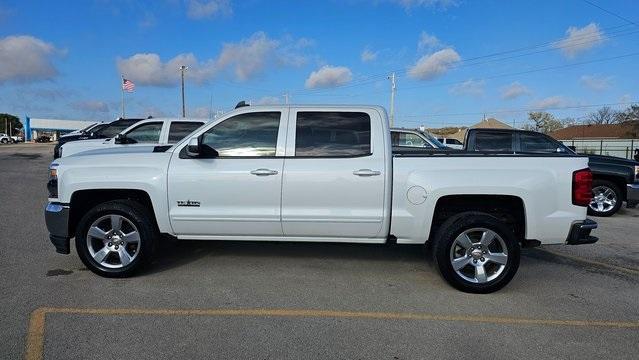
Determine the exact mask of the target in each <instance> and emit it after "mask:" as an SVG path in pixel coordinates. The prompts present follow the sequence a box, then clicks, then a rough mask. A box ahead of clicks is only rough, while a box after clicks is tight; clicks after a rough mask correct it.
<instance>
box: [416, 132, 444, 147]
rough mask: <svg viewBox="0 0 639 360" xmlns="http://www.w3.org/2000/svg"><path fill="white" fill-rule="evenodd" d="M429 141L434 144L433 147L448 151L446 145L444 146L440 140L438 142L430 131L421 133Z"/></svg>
mask: <svg viewBox="0 0 639 360" xmlns="http://www.w3.org/2000/svg"><path fill="white" fill-rule="evenodd" d="M421 133H422V134H423V135H424V136H425V137H426V138H427V139H428V141H430V142H431V144H433V146H435V147H436V148H438V149H446V145H444V144H442V143H441V142H440V141H439V140H437V138H436V137H434V136H433V135H432V134H431V133H429V132H428V131H422V132H421Z"/></svg>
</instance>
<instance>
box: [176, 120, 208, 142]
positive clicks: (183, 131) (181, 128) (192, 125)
mask: <svg viewBox="0 0 639 360" xmlns="http://www.w3.org/2000/svg"><path fill="white" fill-rule="evenodd" d="M203 124H204V123H203V122H186V121H173V122H171V127H170V128H169V144H175V143H176V142H178V141H180V140H182V139H184V137H185V136H186V135H188V134H190V133H192V132H193V131H194V130H195V129H197V128H199V127H200V126H202V125H203Z"/></svg>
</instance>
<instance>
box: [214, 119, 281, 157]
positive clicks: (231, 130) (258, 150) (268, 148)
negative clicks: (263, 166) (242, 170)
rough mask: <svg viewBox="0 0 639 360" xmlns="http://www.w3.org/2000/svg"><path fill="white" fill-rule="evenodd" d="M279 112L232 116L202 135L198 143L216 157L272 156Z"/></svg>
mask: <svg viewBox="0 0 639 360" xmlns="http://www.w3.org/2000/svg"><path fill="white" fill-rule="evenodd" d="M280 117H281V113H280V112H256V113H249V114H241V115H236V116H234V117H232V118H228V119H226V120H224V121H222V122H221V123H219V124H217V125H215V126H214V127H213V128H211V129H210V130H209V131H207V132H205V133H204V134H203V135H202V143H203V144H205V145H208V146H210V147H211V148H213V149H215V150H217V152H218V153H219V154H220V156H275V148H276V147H277V132H278V129H279V126H280Z"/></svg>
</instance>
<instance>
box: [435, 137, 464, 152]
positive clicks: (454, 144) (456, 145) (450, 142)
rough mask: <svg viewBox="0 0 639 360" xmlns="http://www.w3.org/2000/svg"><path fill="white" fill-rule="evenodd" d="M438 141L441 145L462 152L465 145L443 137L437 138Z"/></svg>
mask: <svg viewBox="0 0 639 360" xmlns="http://www.w3.org/2000/svg"><path fill="white" fill-rule="evenodd" d="M437 140H439V142H440V143H442V144H444V145H446V146H448V147H449V148H451V149H457V150H461V149H463V147H464V144H462V142H461V141H459V140H457V139H451V138H445V137H441V138H437Z"/></svg>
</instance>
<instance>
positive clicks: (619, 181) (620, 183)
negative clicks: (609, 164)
mask: <svg viewBox="0 0 639 360" xmlns="http://www.w3.org/2000/svg"><path fill="white" fill-rule="evenodd" d="M592 179H593V180H605V181H610V182H612V183H613V184H615V185H617V187H618V188H619V191H620V192H621V200H622V201H626V199H627V197H628V194H627V191H626V190H627V189H626V179H624V177H623V176H616V175H608V174H594V173H593V174H592Z"/></svg>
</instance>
